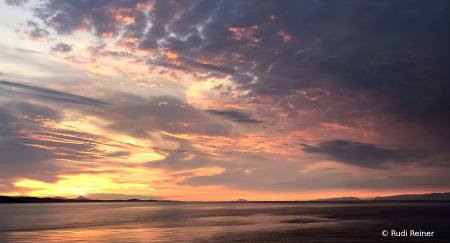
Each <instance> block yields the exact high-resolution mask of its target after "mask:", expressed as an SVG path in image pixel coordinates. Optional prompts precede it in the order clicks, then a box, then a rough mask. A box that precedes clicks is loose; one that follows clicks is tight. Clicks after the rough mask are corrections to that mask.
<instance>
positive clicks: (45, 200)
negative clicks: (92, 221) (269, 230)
mask: <svg viewBox="0 0 450 243" xmlns="http://www.w3.org/2000/svg"><path fill="white" fill-rule="evenodd" d="M94 202H107V203H114V202H192V203H225V202H226V203H228V202H229V203H338V204H339V203H350V204H359V203H392V202H403V203H427V202H429V203H450V199H393V198H389V199H384V200H383V199H381V198H374V199H370V200H363V199H360V200H345V198H344V199H340V198H330V199H318V200H309V201H298V200H296V201H171V200H153V199H150V200H141V199H126V200H121V199H116V200H97V199H88V198H86V199H60V198H39V197H9V196H0V204H6V203H94Z"/></svg>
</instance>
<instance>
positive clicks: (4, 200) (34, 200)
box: [0, 196, 180, 203]
mask: <svg viewBox="0 0 450 243" xmlns="http://www.w3.org/2000/svg"><path fill="white" fill-rule="evenodd" d="M89 202H180V201H170V200H153V199H150V200H141V199H127V200H120V199H117V200H97V199H88V198H86V199H60V198H40V197H8V196H0V203H89Z"/></svg>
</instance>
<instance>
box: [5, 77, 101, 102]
mask: <svg viewBox="0 0 450 243" xmlns="http://www.w3.org/2000/svg"><path fill="white" fill-rule="evenodd" d="M0 86H6V87H10V88H13V89H8V90H5V89H3V92H11V93H17V94H23V95H30V96H35V97H39V98H47V99H52V100H58V101H64V102H70V103H76V104H82V105H92V106H102V105H108V104H109V103H107V102H103V101H100V100H97V99H93V98H86V97H83V96H80V95H74V94H69V93H65V92H60V91H55V90H51V89H46V88H40V87H36V86H31V85H26V84H19V83H13V82H8V81H1V80H0ZM17 89H18V90H21V91H16V90H17Z"/></svg>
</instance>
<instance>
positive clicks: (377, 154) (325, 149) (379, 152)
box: [300, 140, 431, 168]
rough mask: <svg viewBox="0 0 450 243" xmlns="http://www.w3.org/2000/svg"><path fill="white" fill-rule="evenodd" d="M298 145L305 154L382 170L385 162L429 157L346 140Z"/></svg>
mask: <svg viewBox="0 0 450 243" xmlns="http://www.w3.org/2000/svg"><path fill="white" fill-rule="evenodd" d="M300 145H301V146H302V147H303V149H302V150H303V151H305V152H307V153H315V154H323V155H326V156H328V157H329V158H330V159H332V160H335V161H337V162H341V163H346V164H351V165H357V166H360V167H366V168H383V163H385V162H394V163H410V162H417V161H421V160H424V159H426V158H428V157H430V156H431V154H430V152H428V151H425V150H422V149H393V148H382V147H377V146H376V145H374V144H368V143H358V142H352V141H347V140H331V141H325V142H320V143H319V144H318V146H310V145H307V144H300Z"/></svg>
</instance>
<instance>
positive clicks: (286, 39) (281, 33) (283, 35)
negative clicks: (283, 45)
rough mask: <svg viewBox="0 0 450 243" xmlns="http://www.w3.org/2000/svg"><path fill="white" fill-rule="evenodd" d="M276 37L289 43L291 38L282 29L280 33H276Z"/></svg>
mask: <svg viewBox="0 0 450 243" xmlns="http://www.w3.org/2000/svg"><path fill="white" fill-rule="evenodd" d="M278 35H281V36H282V37H283V40H284V41H291V40H292V36H291V35H289V34H288V33H287V32H286V30H284V29H282V30H280V32H278Z"/></svg>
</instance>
